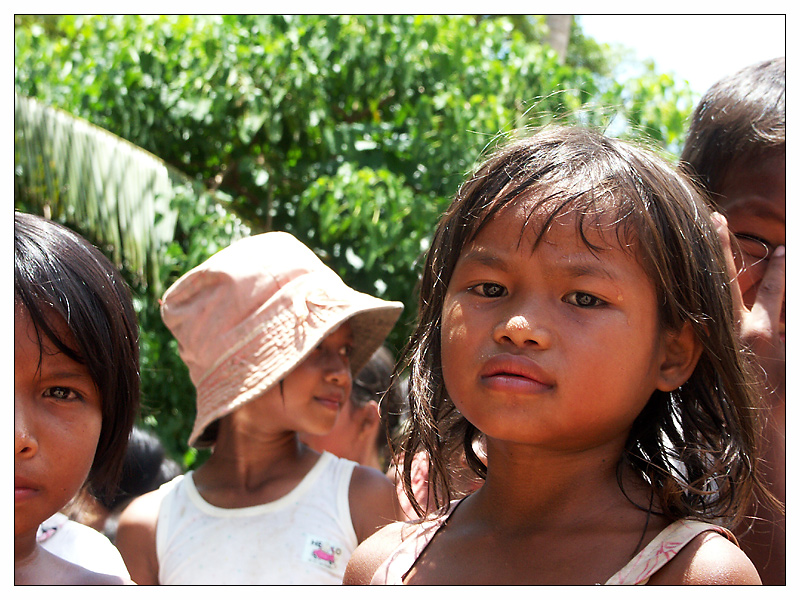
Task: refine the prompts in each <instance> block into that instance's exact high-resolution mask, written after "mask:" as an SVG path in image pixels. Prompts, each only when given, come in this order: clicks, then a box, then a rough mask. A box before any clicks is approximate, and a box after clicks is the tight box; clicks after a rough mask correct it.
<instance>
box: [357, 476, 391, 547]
mask: <svg viewBox="0 0 800 600" xmlns="http://www.w3.org/2000/svg"><path fill="white" fill-rule="evenodd" d="M349 499H350V516H351V519H352V521H353V528H354V529H355V531H356V537H357V538H358V541H359V543H360V542H363V541H364V540H366V539H367V538H368V537H369V536H371V535H372V534H373V533H375V532H376V531H377V530H378V529H380V528H381V527H383V526H385V525H388V524H390V523H393V522H395V521H397V519H398V518H399V516H400V505H399V502H398V500H397V494H396V492H395V487H394V484H392V482H391V480H390V479H389V478H388V477H387V476H386V475H384V474H383V473H381V472H380V471H379V470H378V469H373V468H371V467H364V466H361V465H357V466H356V467H355V468H354V469H353V475H352V477H351V479H350V493H349Z"/></svg>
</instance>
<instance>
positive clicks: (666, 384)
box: [656, 322, 703, 392]
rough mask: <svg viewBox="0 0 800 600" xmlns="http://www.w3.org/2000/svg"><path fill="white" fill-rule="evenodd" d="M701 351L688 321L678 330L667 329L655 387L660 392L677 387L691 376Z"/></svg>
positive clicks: (701, 348) (669, 390)
mask: <svg viewBox="0 0 800 600" xmlns="http://www.w3.org/2000/svg"><path fill="white" fill-rule="evenodd" d="M702 353H703V346H702V344H701V343H700V340H698V339H697V335H695V333H694V329H692V326H691V324H690V323H688V322H685V323H684V324H683V325H682V326H681V328H680V330H678V331H674V330H673V331H668V332H667V333H666V335H665V339H664V347H663V354H662V357H661V358H662V360H661V365H660V367H659V372H658V382H657V385H656V387H657V388H658V389H659V390H661V391H662V392H671V391H673V390H676V389H678V388H679V387H680V386H682V385H683V384H684V383H686V381H687V380H688V379H689V377H691V376H692V373H693V372H694V368H695V367H696V366H697V361H698V360H700V355H701V354H702Z"/></svg>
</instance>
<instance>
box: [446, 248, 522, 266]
mask: <svg viewBox="0 0 800 600" xmlns="http://www.w3.org/2000/svg"><path fill="white" fill-rule="evenodd" d="M458 262H471V263H478V264H481V265H484V266H486V267H490V268H492V269H500V270H502V271H509V270H510V269H509V267H508V263H507V262H506V261H505V260H503V258H502V257H501V256H498V255H497V254H495V253H494V252H491V251H489V250H485V249H483V248H470V249H469V250H465V251H464V252H463V253H462V254H461V256H460V257H459V259H458Z"/></svg>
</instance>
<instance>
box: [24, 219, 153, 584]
mask: <svg viewBox="0 0 800 600" xmlns="http://www.w3.org/2000/svg"><path fill="white" fill-rule="evenodd" d="M138 339H139V334H138V326H137V323H136V314H135V312H134V310H133V305H132V303H131V297H130V292H129V290H128V288H127V286H126V284H125V282H124V281H123V280H122V278H121V277H120V275H119V273H118V272H117V271H116V269H115V268H114V267H113V265H112V264H111V262H110V261H109V260H108V259H107V258H106V257H105V256H104V255H103V254H102V253H101V252H100V251H99V250H98V249H97V248H95V247H94V246H92V245H91V244H90V243H89V242H87V241H86V240H85V239H84V238H82V237H81V236H79V235H78V234H76V233H75V232H73V231H71V230H69V229H67V228H66V227H63V226H61V225H59V224H57V223H54V222H52V221H49V220H47V219H44V218H42V217H37V216H33V215H28V214H23V213H15V215H14V582H15V583H17V584H45V583H48V584H113V583H126V581H124V580H123V579H121V578H120V577H117V576H111V575H104V574H99V573H95V572H92V571H89V570H87V569H84V568H83V567H80V566H78V565H76V564H73V563H71V562H68V561H66V560H64V559H62V558H59V557H57V556H56V555H54V554H52V553H50V552H48V551H47V550H45V549H44V548H42V546H41V545H40V544H39V543H37V541H36V536H37V531H38V528H39V525H40V524H41V523H42V522H44V521H45V520H46V519H48V518H49V517H51V516H52V515H54V514H55V513H57V512H58V511H59V510H61V509H62V508H63V507H64V506H65V505H66V504H67V502H69V501H70V500H71V499H72V498H73V497H74V496H75V495H76V493H78V492H79V491H80V490H81V489H82V488H83V487H84V486H89V488H90V489H91V491H92V492H94V493H113V491H114V489H115V486H116V484H117V481H118V479H119V475H120V471H121V468H122V462H123V459H124V457H125V449H126V446H127V442H128V435H129V434H130V431H131V428H132V427H133V423H134V420H135V417H136V413H137V410H138V406H139V346H138Z"/></svg>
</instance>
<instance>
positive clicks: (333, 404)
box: [314, 396, 342, 411]
mask: <svg viewBox="0 0 800 600" xmlns="http://www.w3.org/2000/svg"><path fill="white" fill-rule="evenodd" d="M314 399H315V400H316V401H317V402H319V403H320V404H322V405H323V406H324V407H326V408H330V409H331V410H336V411H338V410H339V407H341V405H342V402H341V400H340V399H339V398H335V397H326V396H316V397H315V398H314Z"/></svg>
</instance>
